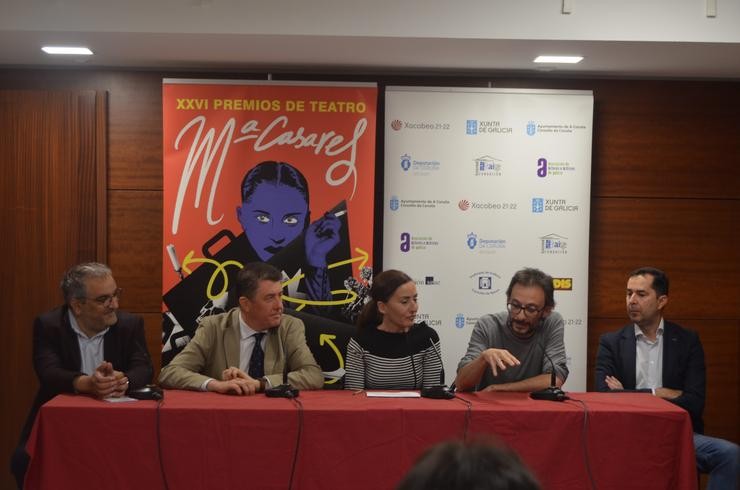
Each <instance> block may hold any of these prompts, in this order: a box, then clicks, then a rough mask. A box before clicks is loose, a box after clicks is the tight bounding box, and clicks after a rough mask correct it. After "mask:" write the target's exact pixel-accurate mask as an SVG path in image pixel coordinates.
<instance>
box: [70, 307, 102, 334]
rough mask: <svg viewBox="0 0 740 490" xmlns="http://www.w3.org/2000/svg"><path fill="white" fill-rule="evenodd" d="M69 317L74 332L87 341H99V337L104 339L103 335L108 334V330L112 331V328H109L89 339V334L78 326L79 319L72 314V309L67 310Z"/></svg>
mask: <svg viewBox="0 0 740 490" xmlns="http://www.w3.org/2000/svg"><path fill="white" fill-rule="evenodd" d="M67 315H69V325H70V326H71V327H72V330H74V331H75V333H76V334H77V335H78V336H79V337H82V338H83V339H85V340H92V339H97V338H98V337H102V336H103V335H105V334H106V333H108V330H109V329H110V327H107V328H106V329H105V330H103V331H102V332H98V333H96V334H95V335H93V336H92V337H88V336H87V334H86V333H85V332H83V331H82V330H81V329H80V326H79V325H78V324H77V318H75V316H74V313H72V310H71V309H69V310H67Z"/></svg>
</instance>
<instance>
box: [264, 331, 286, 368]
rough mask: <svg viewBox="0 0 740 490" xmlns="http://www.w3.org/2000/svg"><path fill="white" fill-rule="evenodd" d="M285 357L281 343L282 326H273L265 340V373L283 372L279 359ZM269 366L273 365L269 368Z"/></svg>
mask: <svg viewBox="0 0 740 490" xmlns="http://www.w3.org/2000/svg"><path fill="white" fill-rule="evenodd" d="M282 358H283V355H282V346H281V343H280V327H275V328H271V329H270V330H268V331H267V339H266V342H265V373H268V372H272V373H279V372H282V370H283V369H282V365H281V366H278V361H279V360H280V359H282ZM268 366H272V367H271V368H268Z"/></svg>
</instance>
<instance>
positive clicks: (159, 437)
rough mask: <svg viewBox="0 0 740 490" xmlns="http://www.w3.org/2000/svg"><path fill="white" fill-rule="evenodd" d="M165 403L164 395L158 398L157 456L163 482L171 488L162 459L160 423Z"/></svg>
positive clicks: (167, 489) (166, 488) (166, 487)
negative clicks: (161, 409)
mask: <svg viewBox="0 0 740 490" xmlns="http://www.w3.org/2000/svg"><path fill="white" fill-rule="evenodd" d="M162 403H164V397H162V398H160V399H159V400H157V408H156V409H155V412H156V420H157V456H158V457H159V473H160V475H161V476H162V483H164V488H165V490H169V488H170V486H169V484H168V483H167V474H166V473H165V471H164V462H163V461H162V431H161V426H160V423H159V412H160V408H161V407H162Z"/></svg>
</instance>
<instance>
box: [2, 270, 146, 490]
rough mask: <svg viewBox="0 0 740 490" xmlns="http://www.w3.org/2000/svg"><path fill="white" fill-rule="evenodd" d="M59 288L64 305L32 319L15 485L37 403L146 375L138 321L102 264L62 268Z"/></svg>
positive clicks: (142, 380)
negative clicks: (28, 402)
mask: <svg viewBox="0 0 740 490" xmlns="http://www.w3.org/2000/svg"><path fill="white" fill-rule="evenodd" d="M61 289H62V294H63V295H64V301H65V304H64V305H63V306H60V307H58V308H56V309H54V310H52V311H49V312H46V313H44V314H42V315H40V316H38V317H37V318H36V320H35V321H34V324H33V365H34V369H35V371H36V375H37V376H38V378H39V391H38V393H37V395H36V399H35V400H34V403H33V406H32V408H31V411H30V413H29V414H28V417H27V419H26V423H25V424H24V426H23V430H22V431H21V438H20V442H19V444H18V447H17V448H16V450H15V451H14V453H13V456H12V459H11V471H12V472H13V475H14V476H15V478H16V482H17V484H18V488H22V487H23V480H24V478H25V473H26V468H27V467H28V460H29V457H28V454H27V453H26V441H27V440H28V436H29V435H30V432H31V428H32V427H33V423H34V420H35V419H36V413H37V412H38V410H39V408H40V407H41V405H43V404H44V403H46V402H47V401H49V400H51V399H52V398H54V397H55V396H56V395H58V394H61V393H70V394H73V393H74V394H77V393H79V394H84V395H90V396H94V397H96V398H101V399H102V398H111V397H121V396H123V395H125V394H126V393H127V392H128V391H129V390H131V389H136V388H140V387H142V386H144V385H146V384H147V383H149V382H150V381H151V379H152V374H153V370H152V361H151V358H150V357H149V352H148V351H147V348H146V339H145V336H144V321H143V320H142V319H141V317H139V316H134V315H131V314H129V313H125V312H122V311H120V310H119V309H118V301H119V299H120V297H121V292H122V290H121V288H119V287H118V286H117V284H116V281H115V279H114V278H113V273H112V272H111V270H110V268H109V267H108V266H106V265H104V264H99V263H96V262H89V263H84V264H79V265H76V266H74V267H72V268H71V269H69V270H68V271H67V272H66V273H65V275H64V278H63V279H62V282H61Z"/></svg>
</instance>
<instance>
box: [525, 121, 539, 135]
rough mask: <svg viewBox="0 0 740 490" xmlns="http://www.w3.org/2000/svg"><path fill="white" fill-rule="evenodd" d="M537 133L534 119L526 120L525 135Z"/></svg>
mask: <svg viewBox="0 0 740 490" xmlns="http://www.w3.org/2000/svg"><path fill="white" fill-rule="evenodd" d="M535 133H537V123H535V122H534V121H528V122H527V136H534V135H535Z"/></svg>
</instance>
